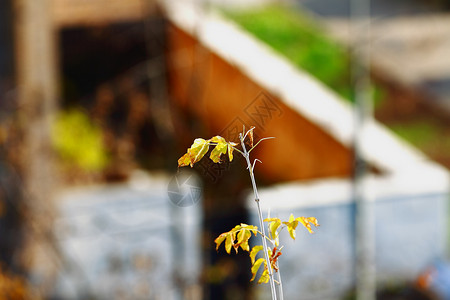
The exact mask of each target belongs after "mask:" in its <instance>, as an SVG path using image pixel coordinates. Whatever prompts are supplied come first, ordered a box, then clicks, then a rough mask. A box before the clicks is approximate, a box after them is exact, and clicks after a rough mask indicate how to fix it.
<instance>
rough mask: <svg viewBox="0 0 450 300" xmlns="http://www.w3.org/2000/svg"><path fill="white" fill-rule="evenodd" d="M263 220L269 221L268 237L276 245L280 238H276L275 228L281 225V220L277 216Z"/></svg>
mask: <svg viewBox="0 0 450 300" xmlns="http://www.w3.org/2000/svg"><path fill="white" fill-rule="evenodd" d="M264 222H269V232H270V238H271V239H272V240H273V241H274V242H275V245H276V246H278V245H279V243H280V240H279V238H278V232H277V230H278V228H279V227H280V225H281V220H280V219H278V218H267V219H265V220H264Z"/></svg>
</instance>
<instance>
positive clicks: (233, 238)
mask: <svg viewBox="0 0 450 300" xmlns="http://www.w3.org/2000/svg"><path fill="white" fill-rule="evenodd" d="M264 222H268V223H269V224H268V226H269V236H268V237H267V236H266V237H264V238H266V239H268V240H269V241H270V242H271V243H272V245H273V246H274V247H273V249H270V248H269V249H268V257H269V264H270V267H271V269H272V270H274V271H275V272H278V258H279V257H280V256H281V254H282V252H281V249H282V247H281V248H279V234H280V231H281V230H282V229H283V228H285V227H286V228H287V230H288V232H289V235H290V237H291V238H292V239H293V240H295V230H296V229H297V226H298V224H302V225H303V226H304V227H305V228H306V229H307V230H308V232H309V233H314V232H313V231H312V226H311V225H314V226H316V227H317V226H319V223H318V221H317V219H316V218H314V217H298V218H295V217H294V216H293V215H292V214H291V215H290V217H289V220H288V221H285V222H283V221H281V220H280V219H279V218H267V219H265V220H264ZM252 233H253V234H254V235H255V236H256V235H257V234H258V233H259V234H261V235H262V233H261V232H260V231H259V229H258V227H257V226H254V225H247V224H244V223H241V224H240V225H236V226H235V227H234V228H233V229H231V230H230V231H227V232H224V233H222V234H220V235H219V236H218V237H217V238H216V239H215V240H214V242H215V243H216V250H218V249H219V247H220V245H221V244H222V243H223V242H225V251H227V253H228V254H230V252H231V249H232V248H233V249H234V250H235V251H236V253H237V252H238V250H239V248H241V249H242V250H244V251H247V252H249V256H250V260H251V263H252V266H251V272H252V278H251V280H250V281H253V280H255V278H256V274H257V272H258V271H259V269H260V267H261V266H264V270H263V272H262V273H261V276H260V278H259V280H258V283H267V282H269V279H270V277H269V271H268V264H267V261H266V259H265V258H264V257H260V258H258V259H257V258H256V257H257V255H258V254H259V253H260V251H264V249H263V246H262V245H256V246H254V247H252V248H251V250H250V247H249V240H250V238H251V237H252Z"/></svg>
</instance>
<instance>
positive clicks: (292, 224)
mask: <svg viewBox="0 0 450 300" xmlns="http://www.w3.org/2000/svg"><path fill="white" fill-rule="evenodd" d="M283 224H285V225H286V227H287V230H288V232H289V235H290V236H291V238H292V239H293V240H295V229H296V228H297V225H298V220H296V219H295V218H294V215H292V214H291V216H290V217H289V221H288V222H283Z"/></svg>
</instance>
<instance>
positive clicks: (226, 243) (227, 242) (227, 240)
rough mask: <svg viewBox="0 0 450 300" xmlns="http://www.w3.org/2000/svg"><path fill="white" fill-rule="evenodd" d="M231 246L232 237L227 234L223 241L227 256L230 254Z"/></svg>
mask: <svg viewBox="0 0 450 300" xmlns="http://www.w3.org/2000/svg"><path fill="white" fill-rule="evenodd" d="M232 246H233V236H232V235H231V234H228V235H227V238H226V240H225V251H227V253H228V254H230V252H231V247H232Z"/></svg>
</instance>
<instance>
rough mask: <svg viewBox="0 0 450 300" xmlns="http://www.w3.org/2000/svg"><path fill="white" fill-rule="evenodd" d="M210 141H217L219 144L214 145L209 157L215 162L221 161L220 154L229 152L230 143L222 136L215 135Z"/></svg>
mask: <svg viewBox="0 0 450 300" xmlns="http://www.w3.org/2000/svg"><path fill="white" fill-rule="evenodd" d="M210 141H211V142H213V143H217V145H216V147H214V149H213V151H211V155H210V156H209V158H211V160H212V161H213V162H215V163H218V162H219V161H220V155H221V154H225V153H226V152H227V148H228V144H227V142H226V141H225V139H224V138H223V137H221V136H215V137H213V138H212V139H211V140H210Z"/></svg>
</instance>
